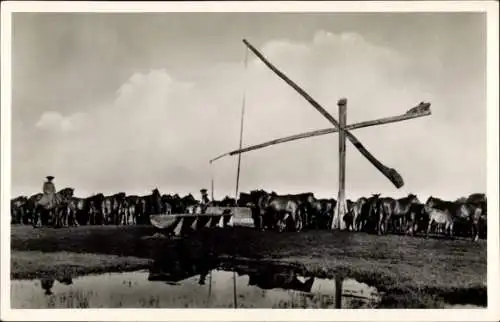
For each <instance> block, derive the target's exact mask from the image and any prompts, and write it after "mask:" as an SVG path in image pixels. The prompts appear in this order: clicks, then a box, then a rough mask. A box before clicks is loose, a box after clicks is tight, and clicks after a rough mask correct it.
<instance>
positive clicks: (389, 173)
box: [243, 39, 404, 189]
mask: <svg viewBox="0 0 500 322" xmlns="http://www.w3.org/2000/svg"><path fill="white" fill-rule="evenodd" d="M243 43H244V44H245V45H246V46H247V47H248V48H249V49H250V50H251V51H252V52H253V53H254V54H255V55H256V56H257V57H258V58H259V59H260V60H261V61H262V62H263V63H264V64H265V65H266V66H267V67H268V68H269V69H270V70H271V71H273V72H274V73H275V74H276V75H277V76H278V77H280V78H281V79H282V80H283V81H285V83H287V84H288V85H290V86H291V87H292V88H293V89H295V91H296V92H297V93H299V94H300V95H301V96H302V97H303V98H304V99H305V100H306V101H308V102H309V103H310V104H311V105H312V106H313V107H314V108H315V109H316V110H317V111H318V112H320V113H321V114H322V115H323V116H324V117H325V118H326V119H327V120H328V121H330V123H332V124H333V125H334V126H335V127H336V128H339V122H338V121H337V120H336V119H335V118H334V117H333V116H331V115H330V114H329V113H328V112H327V111H326V110H325V109H324V108H323V107H322V106H321V105H320V104H319V103H318V102H316V101H315V100H314V99H313V98H312V97H311V96H309V94H307V93H306V92H305V91H304V90H303V89H302V88H300V87H299V86H298V85H297V84H295V83H294V82H293V81H292V80H291V79H290V78H288V77H287V76H286V75H285V74H283V73H282V72H281V71H279V70H278V69H277V68H276V67H275V66H274V65H273V64H271V63H270V62H269V61H268V60H267V59H266V58H265V57H264V56H263V55H262V54H261V53H260V52H259V51H258V50H257V49H255V47H253V46H252V45H251V44H250V43H249V42H248V41H247V40H246V39H243ZM345 135H346V137H347V138H348V139H349V141H351V143H352V144H353V145H354V146H355V147H356V149H358V151H359V152H360V153H361V154H362V155H363V156H364V157H365V158H367V159H368V161H370V163H371V164H373V165H374V166H375V167H376V168H377V169H378V170H379V171H380V172H382V174H384V175H385V176H386V177H387V178H388V179H389V180H390V181H391V182H392V183H393V184H394V185H395V186H396V188H398V189H399V188H401V187H402V186H403V185H404V181H403V178H402V177H401V175H400V174H399V173H398V172H397V171H396V169H393V168H389V167H387V166H385V165H383V164H382V163H381V162H380V161H379V160H377V158H375V156H373V155H372V154H371V153H370V152H369V151H368V150H367V149H366V148H365V147H364V146H363V144H361V142H360V141H359V140H358V139H357V138H356V137H355V136H354V135H352V134H351V132H349V131H347V130H346V131H345Z"/></svg>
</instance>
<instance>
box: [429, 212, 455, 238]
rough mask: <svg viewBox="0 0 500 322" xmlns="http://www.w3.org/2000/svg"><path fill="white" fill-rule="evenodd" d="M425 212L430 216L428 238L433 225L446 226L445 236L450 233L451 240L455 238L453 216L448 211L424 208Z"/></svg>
mask: <svg viewBox="0 0 500 322" xmlns="http://www.w3.org/2000/svg"><path fill="white" fill-rule="evenodd" d="M424 207H425V212H426V213H427V214H429V223H428V224H427V232H426V238H428V237H429V232H430V231H431V226H432V224H436V225H444V226H445V228H444V230H445V234H446V233H448V235H449V236H450V238H453V224H454V223H453V216H452V215H451V213H450V211H449V210H448V209H445V210H441V209H436V208H431V207H429V206H427V205H426V206H424Z"/></svg>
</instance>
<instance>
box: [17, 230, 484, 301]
mask: <svg viewBox="0 0 500 322" xmlns="http://www.w3.org/2000/svg"><path fill="white" fill-rule="evenodd" d="M154 233H155V229H154V228H152V227H140V226H133V227H78V228H63V229H49V228H44V229H33V228H31V227H13V229H12V234H11V237H12V239H11V240H12V243H11V245H12V249H13V250H22V251H43V252H74V253H94V254H109V255H116V256H133V257H137V258H154V257H155V256H163V255H166V254H168V253H172V252H176V253H182V254H190V255H189V256H191V257H200V256H205V255H204V254H208V253H211V254H215V255H226V256H235V257H246V258H252V259H260V260H261V261H264V260H269V259H274V260H280V261H282V262H283V261H285V262H289V263H298V264H300V265H301V266H302V267H303V274H304V275H314V276H317V277H333V276H334V275H338V274H341V275H344V276H346V277H351V278H355V279H357V280H358V281H360V282H363V283H367V284H369V285H372V286H375V287H377V288H378V289H379V291H382V292H385V293H386V295H385V296H384V298H383V302H382V306H383V307H406V308H415V307H441V306H442V305H444V302H447V303H451V304H475V305H483V306H485V305H486V303H487V296H486V283H485V281H486V269H487V261H486V259H487V256H486V241H480V242H479V243H472V242H471V241H470V240H446V239H424V238H420V237H407V236H395V235H388V236H376V235H369V234H364V233H350V232H331V231H307V232H302V233H299V234H296V233H283V234H277V233H273V232H258V231H255V230H253V229H245V228H236V229H225V230H207V231H202V232H199V233H196V234H195V235H193V236H192V237H191V238H189V239H186V240H183V241H177V242H172V241H166V240H144V239H142V238H141V237H144V236H148V235H152V234H154ZM70 262H72V263H74V261H73V260H71V261H70Z"/></svg>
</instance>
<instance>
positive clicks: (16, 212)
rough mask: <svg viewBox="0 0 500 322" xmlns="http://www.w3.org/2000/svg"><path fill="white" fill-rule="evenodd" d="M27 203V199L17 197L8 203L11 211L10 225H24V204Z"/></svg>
mask: <svg viewBox="0 0 500 322" xmlns="http://www.w3.org/2000/svg"><path fill="white" fill-rule="evenodd" d="M27 202H28V197H26V196H19V197H17V198H14V199H12V200H11V202H10V211H11V223H12V224H23V223H25V220H26V218H25V214H26V209H25V208H26V203H27Z"/></svg>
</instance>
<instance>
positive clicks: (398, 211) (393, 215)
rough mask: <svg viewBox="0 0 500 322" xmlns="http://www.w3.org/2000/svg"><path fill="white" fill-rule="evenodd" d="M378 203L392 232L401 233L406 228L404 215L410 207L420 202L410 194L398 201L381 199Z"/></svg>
mask: <svg viewBox="0 0 500 322" xmlns="http://www.w3.org/2000/svg"><path fill="white" fill-rule="evenodd" d="M380 202H381V203H382V209H383V210H384V216H385V220H386V221H389V220H390V221H391V224H392V231H393V232H398V233H402V232H403V231H404V229H405V226H406V223H405V220H406V214H407V213H408V211H409V210H410V206H411V205H412V204H419V203H420V200H418V197H417V196H416V195H414V194H411V193H410V194H408V196H406V197H404V198H399V199H392V198H382V199H381V200H380Z"/></svg>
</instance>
